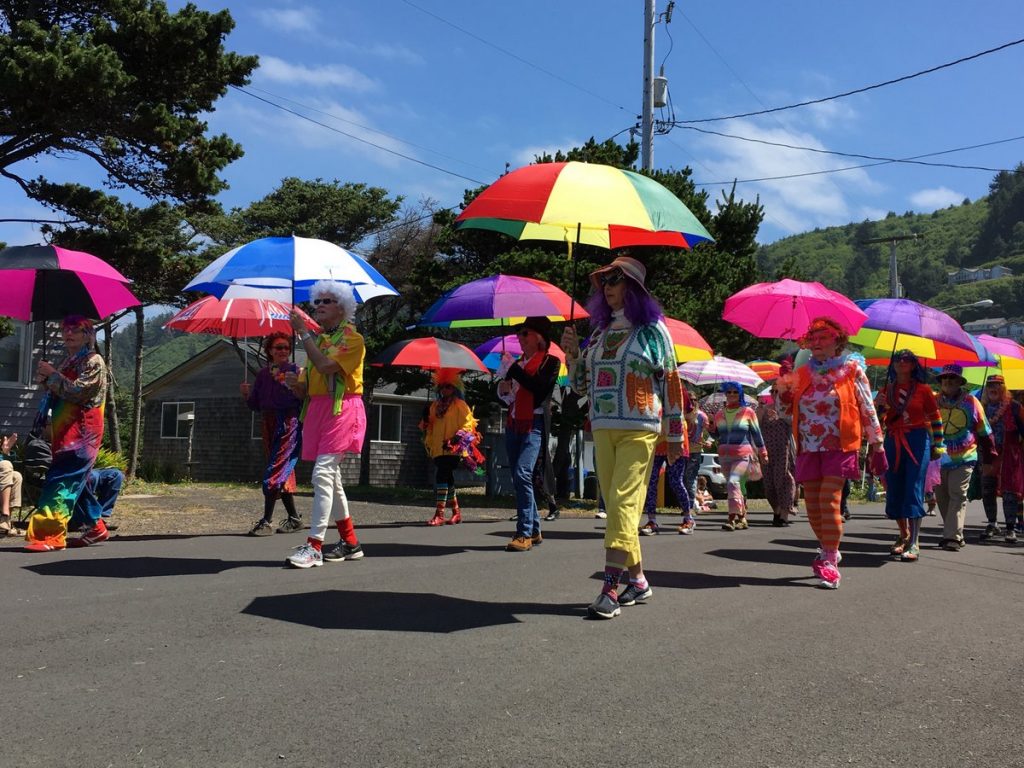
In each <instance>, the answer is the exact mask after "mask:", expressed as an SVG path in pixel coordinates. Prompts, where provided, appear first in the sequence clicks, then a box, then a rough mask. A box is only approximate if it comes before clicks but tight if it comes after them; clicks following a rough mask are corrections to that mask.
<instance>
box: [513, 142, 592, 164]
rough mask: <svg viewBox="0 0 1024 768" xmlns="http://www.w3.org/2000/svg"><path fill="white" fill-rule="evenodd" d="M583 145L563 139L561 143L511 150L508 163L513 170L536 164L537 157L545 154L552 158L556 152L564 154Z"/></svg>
mask: <svg viewBox="0 0 1024 768" xmlns="http://www.w3.org/2000/svg"><path fill="white" fill-rule="evenodd" d="M585 143H586V142H585V141H580V140H579V139H564V140H562V141H552V142H550V143H548V144H534V145H532V146H529V147H523V148H522V149H513V150H512V153H511V157H512V159H511V161H510V162H511V163H512V167H513V168H518V167H519V166H522V165H530V163H533V162H536V159H537V156H538V155H545V154H547V155H551V156H552V157H553V156H554V154H555V153H556V152H559V151H561V152H565V151H566V150H567V149H571V148H572V147H581V146H583V144H585Z"/></svg>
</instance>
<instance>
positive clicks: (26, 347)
mask: <svg viewBox="0 0 1024 768" xmlns="http://www.w3.org/2000/svg"><path fill="white" fill-rule="evenodd" d="M11 322H13V323H14V333H12V334H11V335H10V336H7V337H5V339H11V338H16V339H17V340H18V372H17V375H16V376H15V378H14V379H13V380H11V381H0V387H16V388H18V389H22V388H24V387H25V385H27V384H30V383H31V382H30V381H29V370H30V369H31V366H32V338H33V337H32V324H31V323H26V322H23V321H21V320H14V319H13V318H12V320H11Z"/></svg>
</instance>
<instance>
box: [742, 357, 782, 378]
mask: <svg viewBox="0 0 1024 768" xmlns="http://www.w3.org/2000/svg"><path fill="white" fill-rule="evenodd" d="M747 367H748V368H750V369H751V370H752V371H753V372H754V373H756V374H757V375H758V376H760V377H761V379H762V380H763V381H775V379H777V378H779V371H780V370H782V366H781V365H780V364H779V363H775V362H772V361H771V360H754V361H752V362H749V363H747Z"/></svg>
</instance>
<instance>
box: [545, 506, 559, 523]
mask: <svg viewBox="0 0 1024 768" xmlns="http://www.w3.org/2000/svg"><path fill="white" fill-rule="evenodd" d="M560 514H561V511H560V510H557V509H556V510H553V511H551V512H548V513H547V514H546V515H544V519H545V520H547V521H548V522H549V523H550V522H551V521H552V520H557V519H558V516H559V515H560Z"/></svg>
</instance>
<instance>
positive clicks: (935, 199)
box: [910, 187, 967, 212]
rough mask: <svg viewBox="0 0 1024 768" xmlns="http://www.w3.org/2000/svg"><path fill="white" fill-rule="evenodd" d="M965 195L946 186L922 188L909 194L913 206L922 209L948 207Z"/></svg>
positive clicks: (955, 203)
mask: <svg viewBox="0 0 1024 768" xmlns="http://www.w3.org/2000/svg"><path fill="white" fill-rule="evenodd" d="M965 197H967V195H965V194H963V193H961V192H954V191H953V190H952V189H949V188H948V187H936V188H934V189H922V190H920V191H919V192H915V193H914V194H912V195H911V196H910V202H911V203H912V204H913V206H914V208H916V209H920V210H922V211H925V212H928V211H937V210H938V209H939V208H948V207H949V206H951V205H958V204H960V203H961V202H962V201H963V199H964V198H965Z"/></svg>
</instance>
